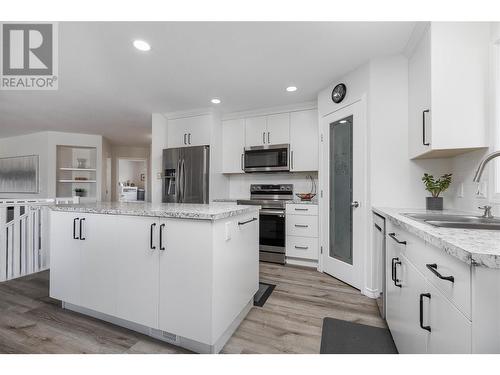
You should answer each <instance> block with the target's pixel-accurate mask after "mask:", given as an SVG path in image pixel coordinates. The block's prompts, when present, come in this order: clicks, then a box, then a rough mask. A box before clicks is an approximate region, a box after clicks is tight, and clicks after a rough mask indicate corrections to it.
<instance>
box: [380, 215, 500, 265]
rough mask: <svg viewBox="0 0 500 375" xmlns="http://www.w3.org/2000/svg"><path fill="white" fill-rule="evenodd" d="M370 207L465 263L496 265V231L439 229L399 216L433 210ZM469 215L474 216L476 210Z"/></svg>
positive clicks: (499, 252) (499, 236) (499, 261)
mask: <svg viewBox="0 0 500 375" xmlns="http://www.w3.org/2000/svg"><path fill="white" fill-rule="evenodd" d="M372 209H373V211H374V212H376V213H378V214H380V215H382V216H384V217H385V218H386V219H387V220H389V221H390V222H392V223H394V224H396V225H399V226H400V227H402V228H403V229H405V230H407V231H408V232H410V233H412V234H414V235H416V236H418V237H420V238H422V239H423V240H424V241H425V242H427V243H429V244H431V245H433V246H435V247H438V248H440V249H442V250H443V251H444V252H446V253H448V254H450V255H452V256H454V257H455V258H458V259H460V260H461V261H463V262H466V263H467V264H473V265H477V266H482V267H488V268H500V231H496V230H484V229H458V228H441V227H435V226H433V225H430V224H427V223H424V222H421V221H417V220H414V219H410V218H409V217H406V216H403V215H402V214H403V213H425V212H432V213H435V212H436V211H426V210H422V209H421V210H416V209H401V208H399V209H398V208H380V207H373V208H372ZM439 213H443V214H462V215H466V214H469V215H470V214H471V213H468V212H463V211H456V210H443V211H439ZM473 215H477V213H474V214H473Z"/></svg>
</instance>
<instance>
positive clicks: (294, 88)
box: [286, 86, 297, 92]
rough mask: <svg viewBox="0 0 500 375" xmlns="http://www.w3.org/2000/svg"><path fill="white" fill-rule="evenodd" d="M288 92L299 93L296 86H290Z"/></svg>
mask: <svg viewBox="0 0 500 375" xmlns="http://www.w3.org/2000/svg"><path fill="white" fill-rule="evenodd" d="M286 91H288V92H294V91H297V87H295V86H288V87H287V88H286Z"/></svg>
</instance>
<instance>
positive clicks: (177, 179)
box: [175, 159, 181, 203]
mask: <svg viewBox="0 0 500 375" xmlns="http://www.w3.org/2000/svg"><path fill="white" fill-rule="evenodd" d="M180 185H181V159H179V160H177V169H176V171H175V202H176V203H179V201H180V199H181V189H180Z"/></svg>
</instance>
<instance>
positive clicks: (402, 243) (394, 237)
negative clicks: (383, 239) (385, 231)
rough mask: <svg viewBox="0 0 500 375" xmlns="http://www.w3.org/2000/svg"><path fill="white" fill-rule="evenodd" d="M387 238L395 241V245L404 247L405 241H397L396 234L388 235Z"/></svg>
mask: <svg viewBox="0 0 500 375" xmlns="http://www.w3.org/2000/svg"><path fill="white" fill-rule="evenodd" d="M389 237H391V238H392V239H393V240H394V241H396V242H397V243H399V244H401V245H406V241H400V240H398V239H397V237H396V233H389Z"/></svg>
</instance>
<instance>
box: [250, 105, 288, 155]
mask: <svg viewBox="0 0 500 375" xmlns="http://www.w3.org/2000/svg"><path fill="white" fill-rule="evenodd" d="M289 141H290V113H278V114H273V115H268V116H259V117H251V118H247V119H245V145H246V146H247V147H252V146H268V145H281V144H284V143H289Z"/></svg>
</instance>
